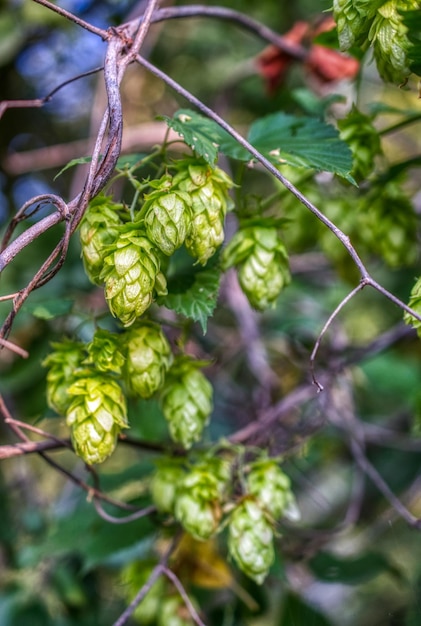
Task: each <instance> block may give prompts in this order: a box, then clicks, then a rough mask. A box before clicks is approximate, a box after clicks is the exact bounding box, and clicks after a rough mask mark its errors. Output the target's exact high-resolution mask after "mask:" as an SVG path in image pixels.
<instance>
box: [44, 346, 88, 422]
mask: <svg viewBox="0 0 421 626" xmlns="http://www.w3.org/2000/svg"><path fill="white" fill-rule="evenodd" d="M52 346H53V348H54V352H52V353H51V354H49V355H48V356H47V358H46V359H44V361H43V365H44V366H45V367H48V368H49V371H48V373H47V402H48V406H50V407H51V408H52V409H54V411H56V412H57V413H59V414H60V415H65V414H66V411H67V409H68V406H69V404H70V402H71V400H72V398H71V397H70V396H69V393H68V388H69V387H70V385H72V383H73V382H74V381H75V380H76V378H77V376H78V373H79V372H80V371H81V370H82V367H83V365H82V364H83V361H84V359H85V356H86V353H85V346H84V344H82V343H79V342H76V341H70V340H65V341H62V342H61V343H53V344H52Z"/></svg>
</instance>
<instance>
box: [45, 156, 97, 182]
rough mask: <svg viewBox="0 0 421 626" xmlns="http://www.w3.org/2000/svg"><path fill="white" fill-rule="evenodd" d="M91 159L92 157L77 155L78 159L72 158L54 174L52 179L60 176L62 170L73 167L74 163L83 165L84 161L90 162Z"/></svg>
mask: <svg viewBox="0 0 421 626" xmlns="http://www.w3.org/2000/svg"><path fill="white" fill-rule="evenodd" d="M91 161H92V157H79V158H78V159H72V160H71V161H69V162H68V163H67V165H65V166H64V167H63V169H61V170H60V171H59V173H58V174H56V175H55V176H54V179H53V180H57V178H58V177H59V176H61V175H62V174H63V172H65V171H66V170H68V169H70V168H71V167H75V165H85V164H86V163H90V162H91Z"/></svg>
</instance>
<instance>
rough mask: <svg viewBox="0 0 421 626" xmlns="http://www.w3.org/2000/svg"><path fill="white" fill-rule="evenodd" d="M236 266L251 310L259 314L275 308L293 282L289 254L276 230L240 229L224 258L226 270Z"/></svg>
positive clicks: (265, 227) (254, 227) (270, 228)
mask: <svg viewBox="0 0 421 626" xmlns="http://www.w3.org/2000/svg"><path fill="white" fill-rule="evenodd" d="M233 265H234V266H236V267H237V269H238V279H239V282H240V285H241V288H242V290H243V291H244V293H245V294H246V296H247V298H248V300H249V302H250V304H251V306H252V307H254V308H255V309H257V310H259V311H264V310H265V309H267V308H269V307H270V306H274V304H275V301H276V299H277V298H278V296H279V294H280V293H281V291H282V289H283V288H284V287H285V286H286V285H288V284H289V282H290V280H291V276H290V272H289V264H288V253H287V251H286V248H285V246H284V244H283V243H282V241H281V240H280V239H279V237H278V234H277V229H276V228H275V227H268V226H250V227H246V228H240V230H239V231H238V232H237V233H236V234H235V235H234V237H233V238H232V240H231V241H230V243H229V244H228V246H227V247H226V248H225V250H224V252H223V255H222V267H223V268H224V269H228V268H229V267H231V266H233Z"/></svg>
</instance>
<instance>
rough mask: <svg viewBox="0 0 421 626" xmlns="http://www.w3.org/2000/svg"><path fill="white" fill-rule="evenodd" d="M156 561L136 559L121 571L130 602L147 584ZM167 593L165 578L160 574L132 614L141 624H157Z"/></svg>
mask: <svg viewBox="0 0 421 626" xmlns="http://www.w3.org/2000/svg"><path fill="white" fill-rule="evenodd" d="M155 565H156V563H150V562H149V561H146V562H143V561H136V562H135V563H130V565H127V566H126V567H125V568H124V569H123V571H122V573H121V581H122V583H123V589H124V593H125V596H126V598H127V600H128V602H131V601H132V600H133V598H134V597H135V596H136V595H137V593H138V592H139V590H140V589H141V588H142V587H143V585H145V584H146V583H147V582H148V580H149V577H150V575H151V573H152V570H153V568H154V566H155ZM164 594H165V579H164V578H163V577H162V576H160V577H159V578H157V580H156V581H155V582H154V584H153V585H152V587H151V588H150V589H149V591H148V593H147V594H146V596H145V597H144V598H143V600H142V601H141V602H140V603H139V604H138V605H137V607H136V608H135V610H134V612H133V614H132V616H133V619H134V620H135V621H136V622H138V623H139V624H145V625H147V624H156V620H157V617H158V614H159V612H160V609H161V606H162V601H163V598H164Z"/></svg>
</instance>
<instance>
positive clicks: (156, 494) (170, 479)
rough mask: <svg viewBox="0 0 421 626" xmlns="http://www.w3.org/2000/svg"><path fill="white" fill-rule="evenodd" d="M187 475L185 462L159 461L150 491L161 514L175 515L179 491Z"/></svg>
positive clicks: (169, 459)
mask: <svg viewBox="0 0 421 626" xmlns="http://www.w3.org/2000/svg"><path fill="white" fill-rule="evenodd" d="M185 475H186V470H185V468H184V461H182V460H179V459H172V458H166V459H162V460H160V461H159V463H158V467H157V469H156V471H155V472H154V474H153V475H152V479H151V483H150V491H151V495H152V500H153V502H154V504H155V506H156V508H157V509H158V511H159V512H160V513H171V514H173V513H174V505H175V500H176V493H177V489H178V486H179V484H180V483H181V482H182V480H183V478H184V477H185Z"/></svg>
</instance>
